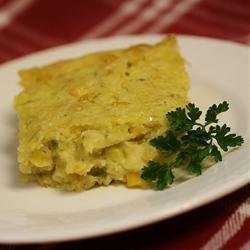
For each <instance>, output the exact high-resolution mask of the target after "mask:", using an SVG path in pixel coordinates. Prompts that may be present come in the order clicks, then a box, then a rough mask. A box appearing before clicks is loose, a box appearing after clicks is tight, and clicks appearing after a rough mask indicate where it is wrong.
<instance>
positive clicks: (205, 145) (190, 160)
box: [141, 101, 244, 190]
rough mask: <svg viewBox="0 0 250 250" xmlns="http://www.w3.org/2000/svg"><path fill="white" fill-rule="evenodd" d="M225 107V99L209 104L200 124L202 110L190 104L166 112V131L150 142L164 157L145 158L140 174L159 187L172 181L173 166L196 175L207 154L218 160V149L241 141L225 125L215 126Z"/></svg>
mask: <svg viewBox="0 0 250 250" xmlns="http://www.w3.org/2000/svg"><path fill="white" fill-rule="evenodd" d="M228 109H229V104H228V103H227V102H226V101H224V102H222V103H220V104H219V105H216V104H214V105H212V106H211V107H209V108H208V110H207V112H206V115H205V121H204V124H202V123H200V122H199V118H200V116H201V114H202V111H201V110H200V109H199V108H198V107H196V106H195V105H194V104H192V103H189V104H188V105H187V106H186V108H177V109H176V110H175V111H171V112H168V113H167V114H166V118H167V119H168V121H169V123H170V130H168V131H166V133H165V134H164V135H162V136H159V137H156V138H154V139H152V140H151V141H150V144H151V145H152V146H154V147H155V148H156V149H158V150H159V151H160V153H161V155H162V156H163V159H164V160H163V161H149V162H148V164H147V166H145V167H144V168H143V169H142V175H141V177H142V178H143V179H144V180H146V181H148V182H151V183H153V184H155V186H156V189H158V190H162V189H164V188H166V187H168V186H169V185H171V184H172V183H173V182H174V178H175V176H174V173H173V169H174V168H177V167H180V166H186V168H187V170H188V171H189V172H190V173H193V174H197V175H200V174H201V173H202V162H203V160H204V159H205V158H207V157H208V156H210V157H212V158H213V159H214V160H215V162H218V161H222V155H221V151H220V150H219V148H221V149H222V150H223V151H228V150H229V149H230V148H231V147H236V146H240V145H241V144H242V143H243V142H244V140H243V138H242V137H241V136H237V135H236V134H234V133H229V132H230V127H228V126H227V125H226V124H224V125H222V126H220V125H218V115H219V114H220V113H223V112H226V111H227V110H228ZM171 159H174V160H171Z"/></svg>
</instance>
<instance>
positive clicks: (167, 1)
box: [114, 0, 174, 35]
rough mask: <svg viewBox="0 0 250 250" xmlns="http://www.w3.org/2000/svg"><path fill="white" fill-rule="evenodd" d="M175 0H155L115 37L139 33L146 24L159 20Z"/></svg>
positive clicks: (116, 33)
mask: <svg viewBox="0 0 250 250" xmlns="http://www.w3.org/2000/svg"><path fill="white" fill-rule="evenodd" d="M173 1H174V0H154V1H152V3H151V5H149V6H148V7H147V8H145V9H144V10H143V11H142V12H141V13H139V15H138V16H137V17H136V18H134V19H132V20H131V22H128V23H127V24H126V25H125V26H124V27H122V28H120V29H118V30H117V31H116V32H114V34H115V35H118V34H129V33H133V32H135V31H137V30H138V29H139V28H141V27H142V26H143V25H144V24H145V23H147V22H149V21H152V20H154V19H155V18H157V17H158V16H159V15H160V13H161V12H163V11H166V10H167V9H168V8H169V6H170V5H171V4H172V3H173Z"/></svg>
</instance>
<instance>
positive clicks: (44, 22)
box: [0, 0, 250, 250]
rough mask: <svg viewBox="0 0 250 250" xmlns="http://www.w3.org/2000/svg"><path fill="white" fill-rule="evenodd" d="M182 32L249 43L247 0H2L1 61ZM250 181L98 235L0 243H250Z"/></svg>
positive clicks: (102, 245)
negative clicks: (182, 209)
mask: <svg viewBox="0 0 250 250" xmlns="http://www.w3.org/2000/svg"><path fill="white" fill-rule="evenodd" d="M139 33H180V34H192V35H200V36H209V37H216V38H221V39H226V40H232V41H235V42H239V43H244V44H250V1H249V0H124V1H122V0H0V63H3V62H7V61H9V60H12V59H14V58H17V57H20V56H22V55H26V54H29V53H32V52H34V51H39V50H42V49H45V48H48V47H53V46H57V45H60V44H65V43H70V42H73V41H76V40H80V39H87V38H95V37H106V36H113V35H122V34H139ZM249 193H250V186H249V185H248V186H246V187H244V188H242V189H241V190H239V191H237V192H235V193H234V194H231V195H229V196H227V197H225V198H223V199H220V200H219V201H216V202H214V203H212V204H209V205H207V206H205V207H202V208H199V209H196V210H195V211H192V212H190V213H187V214H184V215H181V216H179V217H177V218H173V219H170V220H166V221H163V222H161V223H157V224H155V225H151V226H148V227H145V228H141V229H137V230H133V231H130V232H127V233H122V234H116V235H112V236H108V237H102V238H98V239H95V240H86V241H76V242H71V243H60V244H59V243H57V244H50V245H36V246H15V247H13V246H1V245H0V249H12V247H13V249H15V248H16V249H66V248H67V249H68V248H69V249H78V248H79V249H83V248H84V247H86V249H101V248H102V249H107V248H111V249H113V248H115V249H209V250H210V249H242V250H247V249H250V196H249Z"/></svg>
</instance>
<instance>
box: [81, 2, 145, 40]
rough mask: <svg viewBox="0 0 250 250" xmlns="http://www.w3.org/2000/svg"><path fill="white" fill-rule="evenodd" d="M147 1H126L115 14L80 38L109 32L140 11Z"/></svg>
mask: <svg viewBox="0 0 250 250" xmlns="http://www.w3.org/2000/svg"><path fill="white" fill-rule="evenodd" d="M147 1H148V0H136V1H134V0H128V1H124V2H123V3H122V4H121V5H120V7H119V8H118V10H117V11H116V12H115V13H114V14H112V15H111V16H110V17H109V18H107V19H106V20H104V21H103V22H102V23H101V24H97V26H96V27H94V28H93V29H92V30H90V31H89V32H87V33H86V34H85V35H83V36H82V37H80V38H79V39H83V38H92V37H98V36H101V35H103V34H105V33H106V32H109V31H110V30H112V29H113V28H114V27H116V25H118V24H119V23H120V22H122V21H124V20H125V19H127V18H129V17H130V16H131V15H133V14H135V13H137V12H139V11H140V9H141V8H142V5H143V4H144V3H146V2H147Z"/></svg>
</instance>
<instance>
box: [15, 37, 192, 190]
mask: <svg viewBox="0 0 250 250" xmlns="http://www.w3.org/2000/svg"><path fill="white" fill-rule="evenodd" d="M19 74H20V77H21V85H22V87H23V90H22V92H21V93H20V94H19V95H18V96H17V97H16V98H15V109H16V110H17V113H18V119H19V147H18V162H19V170H20V173H21V175H22V177H23V178H24V179H25V180H27V181H32V182H33V181H35V182H37V183H39V184H40V185H41V186H45V187H47V186H51V187H56V188H60V189H63V190H68V191H81V190H85V189H89V188H91V187H93V186H96V185H109V184H110V183H111V182H121V183H127V185H128V186H131V187H132V186H133V187H134V186H139V187H146V186H147V185H146V183H145V182H144V181H143V180H142V179H141V178H140V173H141V169H142V168H143V166H144V165H146V163H147V162H148V161H149V160H152V159H154V158H156V157H157V152H156V150H155V149H154V148H153V147H152V146H150V145H149V143H148V141H149V140H150V139H151V138H153V137H155V136H157V135H159V134H161V133H163V132H164V131H165V130H166V129H167V128H168V127H169V124H167V121H166V119H165V114H166V113H167V112H168V111H170V110H173V109H175V108H176V107H179V106H185V105H186V104H187V103H188V98H187V93H188V89H189V83H188V82H189V81H188V75H187V73H186V71H185V60H184V59H183V58H182V56H181V55H180V53H179V50H178V46H177V43H176V39H175V37H174V36H169V37H167V38H166V39H164V40H163V41H162V42H160V43H158V44H155V45H137V46H134V47H130V48H127V49H119V50H113V51H105V52H99V53H94V54H89V55H85V56H83V57H80V58H76V59H70V60H66V61H60V62H56V63H53V64H50V65H47V66H43V67H35V68H31V69H26V70H22V71H20V72H19Z"/></svg>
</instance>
